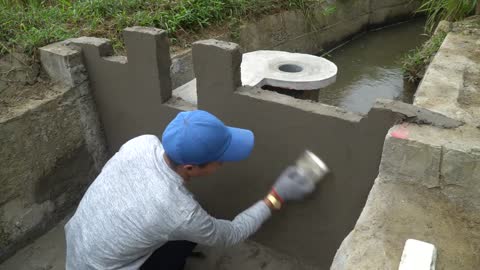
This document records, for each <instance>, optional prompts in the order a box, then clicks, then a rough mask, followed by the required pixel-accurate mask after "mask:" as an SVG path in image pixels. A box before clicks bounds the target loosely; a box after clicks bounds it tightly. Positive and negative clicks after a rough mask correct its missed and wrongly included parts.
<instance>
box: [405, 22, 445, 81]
mask: <svg viewBox="0 0 480 270" xmlns="http://www.w3.org/2000/svg"><path fill="white" fill-rule="evenodd" d="M446 36H447V33H446V32H443V31H440V32H439V33H438V34H436V35H434V36H432V38H431V39H430V40H428V41H427V42H426V43H425V44H424V45H423V46H422V47H420V48H417V49H414V50H412V51H411V52H409V53H408V54H407V55H405V56H404V57H403V60H402V69H403V73H404V77H405V79H407V80H408V81H409V82H412V83H418V82H420V80H421V79H422V78H423V76H424V74H425V70H426V68H427V66H428V65H429V64H430V62H431V61H432V58H433V57H434V56H435V54H436V53H437V52H438V50H439V49H440V46H441V45H442V43H443V40H445V37H446Z"/></svg>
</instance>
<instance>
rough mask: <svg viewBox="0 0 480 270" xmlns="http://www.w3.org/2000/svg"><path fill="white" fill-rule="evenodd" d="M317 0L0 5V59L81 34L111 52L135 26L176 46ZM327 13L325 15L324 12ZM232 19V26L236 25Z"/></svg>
mask: <svg viewBox="0 0 480 270" xmlns="http://www.w3.org/2000/svg"><path fill="white" fill-rule="evenodd" d="M320 2H322V0H156V1H155V0H50V1H48V0H44V1H41V0H0V55H1V54H5V53H6V52H8V51H22V52H25V53H28V54H31V55H33V54H34V53H35V51H36V49H37V48H39V47H41V46H44V45H46V44H49V43H52V42H56V41H60V40H64V39H67V38H71V37H78V36H81V35H88V36H99V37H106V38H109V39H111V40H112V44H113V46H114V48H115V49H121V48H122V46H123V44H122V40H121V32H122V30H123V29H124V28H125V27H128V26H133V25H138V26H150V27H157V28H161V29H165V30H166V31H167V32H168V34H169V36H170V38H171V39H172V40H173V42H174V43H175V41H176V37H177V36H178V34H179V33H181V32H186V33H191V32H195V31H198V30H199V29H202V28H205V27H207V26H209V25H211V24H214V23H218V22H224V21H225V22H227V23H228V22H231V21H233V22H234V24H238V22H236V21H238V20H240V19H244V18H247V17H252V16H258V15H261V14H268V13H273V12H276V11H279V10H284V9H301V10H304V11H306V12H308V10H310V8H311V7H312V5H316V4H318V3H320ZM327 12H329V10H327ZM235 20H236V21H235Z"/></svg>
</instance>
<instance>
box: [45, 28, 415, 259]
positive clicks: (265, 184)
mask: <svg viewBox="0 0 480 270" xmlns="http://www.w3.org/2000/svg"><path fill="white" fill-rule="evenodd" d="M125 41H126V47H127V52H128V59H127V58H125V57H112V56H110V55H111V52H112V49H111V46H110V45H109V43H108V41H107V40H105V39H98V38H78V39H73V40H69V41H66V42H63V43H57V44H53V45H50V46H54V47H55V46H59V47H61V46H66V44H70V45H74V46H71V47H75V48H80V49H81V50H82V52H83V58H84V64H85V66H86V68H87V70H88V76H89V80H90V84H91V87H92V90H93V94H94V98H95V100H96V103H97V108H98V110H99V113H100V118H101V121H102V122H103V127H104V130H105V135H106V138H107V142H108V145H109V147H110V151H111V153H114V152H115V151H116V150H117V149H118V148H119V147H120V146H121V144H122V143H124V142H125V141H126V140H128V139H130V138H132V137H134V136H137V135H140V134H145V133H150V134H156V135H161V133H162V131H163V129H164V127H165V125H166V124H167V123H168V122H169V121H170V120H171V119H172V118H173V117H174V115H175V114H176V113H177V112H179V111H181V110H183V109H185V108H187V107H186V106H184V105H185V104H183V103H182V102H181V101H178V102H177V101H176V100H172V99H173V98H171V93H172V89H171V85H170V77H169V67H170V57H169V48H168V40H167V38H166V33H165V32H164V31H161V30H158V29H152V28H141V27H134V28H127V29H126V30H125ZM50 50H51V51H55V50H52V48H50ZM193 60H194V68H195V75H196V77H197V93H198V107H199V108H200V109H203V110H207V111H210V112H212V113H214V114H215V115H217V116H218V117H220V118H221V119H222V120H223V121H224V122H225V123H226V124H229V125H234V126H239V127H243V128H248V129H251V130H252V131H253V132H254V133H255V135H256V146H255V149H254V151H253V154H252V156H251V158H250V159H248V160H247V161H244V162H241V163H236V164H228V165H226V166H225V168H224V169H223V170H222V171H221V172H220V173H219V174H218V175H215V176H213V177H211V178H210V179H198V180H197V181H194V183H192V186H191V188H192V190H193V192H194V193H195V194H196V196H197V198H198V199H199V201H200V202H201V203H202V205H203V206H204V207H205V208H206V209H207V210H208V211H209V212H210V213H211V214H212V215H214V216H216V217H219V218H232V217H234V216H235V215H236V214H237V213H238V212H240V211H241V210H243V209H244V208H246V207H248V206H250V205H251V204H253V203H254V202H256V201H257V200H259V199H260V198H262V197H263V195H264V194H265V193H266V192H267V191H268V190H269V188H270V186H271V184H272V183H273V181H274V179H275V178H276V177H277V175H278V174H279V173H280V171H281V170H282V169H283V168H285V166H287V165H288V164H290V163H292V162H293V160H295V159H296V158H297V156H298V155H299V154H300V153H301V152H302V151H303V150H305V149H310V150H312V151H313V152H315V153H316V154H318V155H319V156H321V157H322V159H324V160H325V162H326V163H327V164H328V166H329V167H330V168H331V171H332V173H331V174H330V175H329V177H328V179H327V180H326V181H324V182H323V183H322V184H321V185H320V186H319V189H318V191H317V192H316V194H314V196H312V197H311V198H310V199H309V200H308V201H306V202H303V203H299V204H292V205H288V206H287V207H286V210H285V211H282V212H280V213H279V214H278V215H276V216H274V217H273V219H272V220H271V221H269V222H268V223H267V224H266V225H265V226H264V228H262V230H261V231H260V232H259V233H258V234H257V235H256V236H255V240H257V241H259V242H261V243H263V244H265V245H267V246H270V247H272V248H275V249H277V250H279V251H283V252H285V253H288V254H290V255H294V256H297V257H299V258H302V259H305V260H307V261H310V262H312V263H314V264H315V265H317V266H319V267H320V268H328V267H329V266H330V263H331V260H332V259H333V256H334V254H335V252H336V249H337V247H338V246H339V245H340V243H341V242H342V240H343V238H344V237H345V236H346V235H347V234H348V233H349V231H350V230H351V229H352V228H353V226H354V224H355V222H356V220H357V218H358V216H359V214H360V211H361V209H362V207H363V205H364V203H365V200H366V197H367V195H368V192H369V190H370V188H371V186H372V183H373V180H374V179H375V177H376V175H377V173H378V164H379V161H380V155H381V151H382V145H383V141H384V137H385V134H386V133H387V130H388V129H389V127H391V126H392V125H393V124H394V123H395V122H398V121H401V120H402V119H404V118H405V117H406V116H408V117H413V114H408V113H407V114H405V113H401V112H400V113H399V112H398V110H397V109H398V108H402V109H405V106H407V109H409V110H411V111H414V110H413V109H412V108H411V107H412V105H407V104H403V103H401V102H393V101H383V102H377V104H376V105H375V106H374V107H373V108H372V110H371V111H370V112H369V113H368V115H367V116H365V117H362V116H360V115H358V114H355V113H351V112H347V111H344V110H342V109H340V108H337V107H332V106H328V105H324V104H318V103H312V102H309V101H306V100H299V99H295V98H292V97H289V96H285V95H281V94H277V93H274V92H270V91H263V90H261V89H259V88H246V87H241V81H240V64H241V53H240V47H239V46H238V45H236V44H234V43H228V42H220V41H216V40H207V41H202V42H198V43H195V44H194V46H193ZM47 71H48V70H47ZM68 72H71V70H69V71H68ZM50 75H51V76H53V77H54V76H55V74H52V72H50ZM57 75H58V74H57ZM402 106H403V107H402ZM408 106H410V107H408ZM393 107H395V108H393ZM392 108H393V109H392ZM415 111H417V110H416V109H415Z"/></svg>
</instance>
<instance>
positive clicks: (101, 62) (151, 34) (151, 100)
mask: <svg viewBox="0 0 480 270" xmlns="http://www.w3.org/2000/svg"><path fill="white" fill-rule="evenodd" d="M124 39H125V45H126V48H127V56H126V57H122V56H112V53H113V49H112V47H111V45H110V43H109V41H108V40H105V39H99V38H86V37H82V38H77V39H71V40H69V41H67V42H66V43H67V44H69V45H73V46H72V47H77V46H78V48H79V49H80V50H81V51H82V52H83V59H84V62H85V65H86V66H87V70H88V77H89V80H90V84H91V87H92V89H93V90H94V91H93V96H94V99H95V102H96V106H97V108H98V110H99V111H100V119H101V122H102V124H103V128H104V130H105V136H106V139H107V142H108V146H109V150H110V152H111V153H114V152H115V151H116V150H117V149H118V147H119V146H120V145H121V144H123V143H124V142H125V141H127V140H128V139H130V138H132V137H135V136H138V135H141V134H159V133H160V132H161V131H162V130H163V129H164V128H165V126H166V124H168V122H169V120H170V119H171V118H172V117H173V116H174V115H176V113H178V112H179V110H178V109H175V108H172V107H169V106H162V103H164V102H166V101H168V100H169V99H170V97H171V93H172V88H171V80H170V65H171V60H170V54H169V45H168V40H167V36H166V32H165V31H162V30H158V29H154V28H142V27H132V28H127V29H125V31H124Z"/></svg>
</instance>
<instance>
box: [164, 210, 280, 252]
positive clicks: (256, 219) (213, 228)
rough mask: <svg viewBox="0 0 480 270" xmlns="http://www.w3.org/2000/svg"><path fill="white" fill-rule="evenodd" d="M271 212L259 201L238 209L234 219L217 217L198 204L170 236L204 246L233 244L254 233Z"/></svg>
mask: <svg viewBox="0 0 480 270" xmlns="http://www.w3.org/2000/svg"><path fill="white" fill-rule="evenodd" d="M270 216H271V209H270V207H269V206H268V205H267V204H266V203H265V202H264V201H259V202H257V203H256V204H254V205H253V206H251V207H250V208H248V209H247V210H245V211H243V212H242V213H240V214H239V215H238V216H236V217H235V219H233V221H229V220H222V219H216V218H214V217H212V216H210V215H209V214H208V213H207V212H206V211H205V210H203V209H202V207H201V206H200V205H198V204H197V205H196V207H195V209H194V210H193V212H192V213H191V215H190V216H189V217H188V218H187V220H186V221H185V222H184V223H183V224H181V225H180V226H179V227H178V228H177V230H176V231H175V232H174V233H173V235H172V238H173V239H171V240H187V241H191V242H194V243H198V244H201V245H206V246H222V247H225V246H232V245H235V244H237V243H239V242H242V241H244V240H245V239H247V238H248V237H249V236H250V235H252V234H253V233H255V232H256V231H257V230H258V229H259V228H260V226H261V225H262V224H263V223H264V222H265V221H266V220H267V219H268V218H269V217H270Z"/></svg>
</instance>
